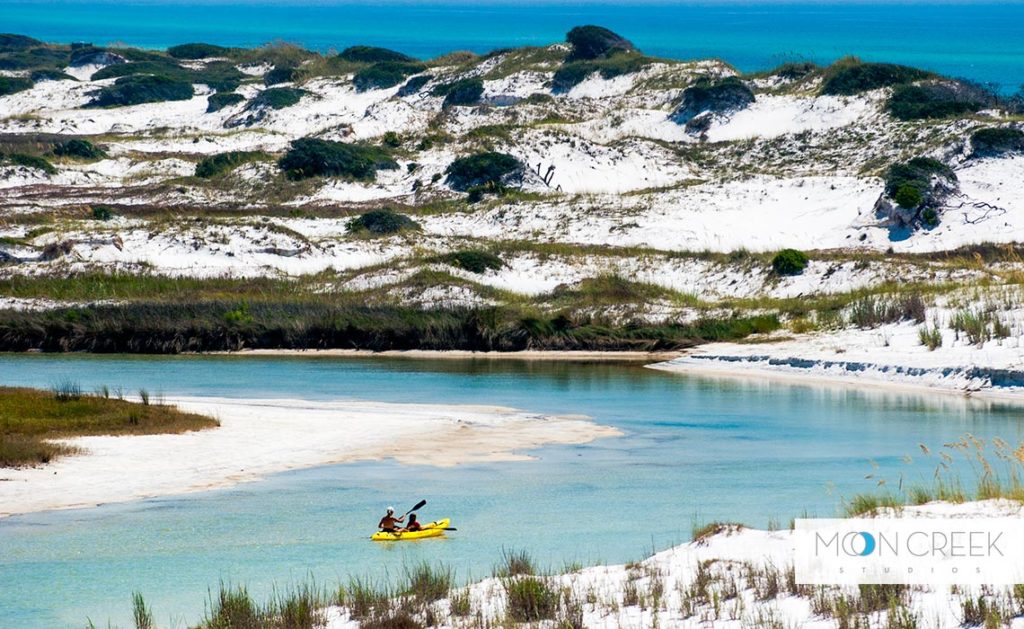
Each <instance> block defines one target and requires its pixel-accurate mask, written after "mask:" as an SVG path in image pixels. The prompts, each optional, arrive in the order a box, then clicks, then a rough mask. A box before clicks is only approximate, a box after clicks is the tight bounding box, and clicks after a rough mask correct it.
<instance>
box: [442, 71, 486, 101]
mask: <svg viewBox="0 0 1024 629" xmlns="http://www.w3.org/2000/svg"><path fill="white" fill-rule="evenodd" d="M431 93H432V94H433V95H434V96H444V102H443V103H442V107H445V108H448V107H458V106H468V105H475V104H477V103H479V102H480V97H481V96H483V94H484V82H483V81H482V80H481V79H479V78H477V77H469V78H464V79H459V80H457V81H453V82H451V83H442V84H441V85H438V86H437V87H435V88H434V89H433V90H432V91H431Z"/></svg>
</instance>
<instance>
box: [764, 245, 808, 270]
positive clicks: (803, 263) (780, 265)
mask: <svg viewBox="0 0 1024 629" xmlns="http://www.w3.org/2000/svg"><path fill="white" fill-rule="evenodd" d="M808 261H809V260H808V259H807V254H806V253H804V252H803V251H798V250H796V249H783V250H782V251H780V252H778V253H776V254H775V257H774V258H772V270H773V271H775V273H776V274H778V275H800V274H801V273H803V272H804V269H806V268H807V263H808Z"/></svg>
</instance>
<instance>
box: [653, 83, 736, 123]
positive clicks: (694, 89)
mask: <svg viewBox="0 0 1024 629" xmlns="http://www.w3.org/2000/svg"><path fill="white" fill-rule="evenodd" d="M753 102H754V92H752V91H751V90H750V88H749V87H747V85H746V83H744V82H743V81H741V80H740V79H738V78H737V77H734V76H730V77H727V78H724V79H719V80H712V79H706V78H705V79H700V80H698V81H697V82H696V83H694V84H693V85H691V86H690V87H688V88H686V89H685V90H683V102H682V103H681V104H680V105H679V108H678V109H676V111H675V113H674V114H673V115H672V116H673V118H674V119H675V120H676V121H677V122H687V121H689V120H690V119H691V118H693V117H694V116H696V115H697V114H699V113H701V112H705V111H713V112H729V111H736V110H739V109H743V108H745V107H746V106H747V105H750V104H751V103H753Z"/></svg>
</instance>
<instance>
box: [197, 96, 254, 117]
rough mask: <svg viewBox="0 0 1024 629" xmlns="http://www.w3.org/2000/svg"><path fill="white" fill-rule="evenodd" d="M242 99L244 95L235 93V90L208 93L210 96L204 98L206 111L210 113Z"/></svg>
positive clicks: (235, 103)
mask: <svg viewBox="0 0 1024 629" xmlns="http://www.w3.org/2000/svg"><path fill="white" fill-rule="evenodd" d="M244 100H245V97H244V96H242V95H241V94H236V93H235V92H216V93H214V94H210V97H209V98H208V99H207V100H206V113H208V114H210V113H213V112H215V111H220V110H221V109H224V108H225V107H230V106H231V105H237V104H238V103H240V102H242V101H244Z"/></svg>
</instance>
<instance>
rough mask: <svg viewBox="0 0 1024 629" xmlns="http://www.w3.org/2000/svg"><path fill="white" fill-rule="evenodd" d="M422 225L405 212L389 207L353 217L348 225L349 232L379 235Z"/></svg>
mask: <svg viewBox="0 0 1024 629" xmlns="http://www.w3.org/2000/svg"><path fill="white" fill-rule="evenodd" d="M419 228H420V225H419V223H417V222H416V221H414V220H412V219H411V218H409V217H408V216H406V215H404V214H399V213H397V212H394V211H392V210H389V209H387V208H385V209H382V210H373V211H370V212H367V213H365V214H363V215H361V216H359V217H358V218H356V219H353V220H352V221H351V222H350V223H349V224H348V227H347V230H348V231H349V233H353V234H358V233H368V234H374V235H378V236H382V235H387V234H397V233H399V232H403V231H415V230H419Z"/></svg>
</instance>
